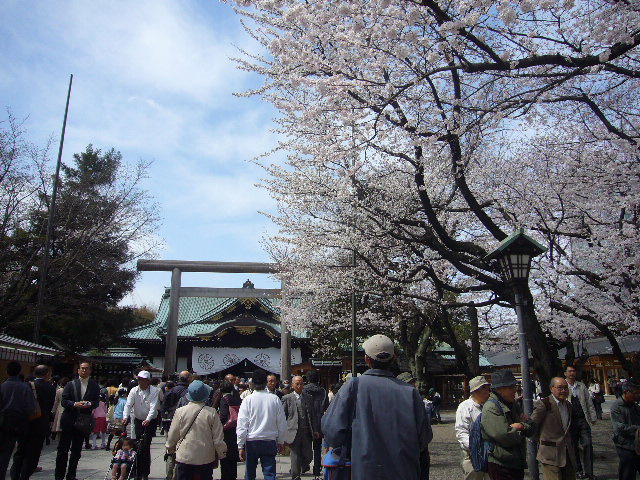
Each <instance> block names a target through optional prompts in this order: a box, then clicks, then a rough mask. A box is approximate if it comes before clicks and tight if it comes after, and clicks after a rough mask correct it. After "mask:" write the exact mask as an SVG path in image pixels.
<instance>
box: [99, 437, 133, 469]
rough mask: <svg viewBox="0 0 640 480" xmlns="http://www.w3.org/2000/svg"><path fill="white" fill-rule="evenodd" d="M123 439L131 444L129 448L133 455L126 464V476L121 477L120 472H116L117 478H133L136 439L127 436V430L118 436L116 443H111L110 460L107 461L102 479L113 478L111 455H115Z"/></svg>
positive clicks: (112, 459)
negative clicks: (107, 468) (107, 466)
mask: <svg viewBox="0 0 640 480" xmlns="http://www.w3.org/2000/svg"><path fill="white" fill-rule="evenodd" d="M125 440H128V441H129V443H130V444H131V450H132V451H133V452H134V453H135V455H134V456H133V460H132V461H131V462H130V463H128V464H127V474H126V477H123V476H122V475H120V472H118V477H117V478H118V480H131V479H132V478H134V476H135V471H136V461H137V453H138V448H137V447H138V446H137V444H136V441H135V440H133V439H131V438H127V432H124V433H122V434H121V435H120V436H119V437H118V440H116V443H115V444H114V445H113V449H112V450H111V461H110V462H109V470H107V473H106V475H105V476H104V480H111V479H112V478H113V464H114V458H113V457H114V456H115V455H116V453H117V452H118V450H120V449H121V448H122V444H123V442H124V441H125Z"/></svg>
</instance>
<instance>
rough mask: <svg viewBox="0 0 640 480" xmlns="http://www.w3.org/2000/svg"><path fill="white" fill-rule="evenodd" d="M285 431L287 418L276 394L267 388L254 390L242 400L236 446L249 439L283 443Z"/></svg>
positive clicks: (241, 445) (239, 446)
mask: <svg viewBox="0 0 640 480" xmlns="http://www.w3.org/2000/svg"><path fill="white" fill-rule="evenodd" d="M286 432H287V419H286V418H285V416H284V406H283V405H282V402H281V401H280V399H279V398H278V396H277V395H271V394H270V393H269V391H267V390H255V391H254V392H253V394H252V395H249V396H248V397H247V398H245V399H244V400H243V401H242V404H241V405H240V410H239V411H238V425H237V426H236V436H237V437H238V448H244V444H245V442H247V441H250V440H275V441H276V443H278V444H281V443H284V440H283V439H284V437H285V434H286Z"/></svg>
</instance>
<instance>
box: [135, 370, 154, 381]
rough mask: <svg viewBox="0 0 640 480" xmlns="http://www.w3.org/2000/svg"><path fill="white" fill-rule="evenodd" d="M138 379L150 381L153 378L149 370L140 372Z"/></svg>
mask: <svg viewBox="0 0 640 480" xmlns="http://www.w3.org/2000/svg"><path fill="white" fill-rule="evenodd" d="M138 378H145V379H147V380H149V379H150V378H151V374H150V373H149V372H148V371H147V370H140V372H139V373H138Z"/></svg>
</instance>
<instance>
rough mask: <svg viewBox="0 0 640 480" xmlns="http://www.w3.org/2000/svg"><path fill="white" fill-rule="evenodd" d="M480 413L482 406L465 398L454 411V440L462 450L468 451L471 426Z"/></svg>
mask: <svg viewBox="0 0 640 480" xmlns="http://www.w3.org/2000/svg"><path fill="white" fill-rule="evenodd" d="M480 413H482V405H480V404H479V403H476V402H474V401H473V399H472V398H467V399H466V400H465V401H463V402H462V403H460V405H458V410H456V426H455V429H456V438H457V439H458V442H459V443H460V446H461V447H462V449H463V450H465V451H467V452H468V451H469V434H470V433H471V425H472V424H473V422H474V421H475V420H476V418H478V415H480Z"/></svg>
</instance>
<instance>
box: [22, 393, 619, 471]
mask: <svg viewBox="0 0 640 480" xmlns="http://www.w3.org/2000/svg"><path fill="white" fill-rule="evenodd" d="M612 400H613V397H607V403H606V404H605V408H604V412H605V419H604V420H603V421H601V422H598V423H597V424H596V426H595V428H594V430H593V442H594V451H595V474H596V475H597V477H598V479H600V480H613V479H616V478H617V477H618V475H617V467H618V458H617V455H616V452H615V448H614V446H613V444H612V441H611V423H610V422H609V416H608V410H609V409H608V407H609V405H610V404H611V402H612ZM442 419H443V422H444V423H442V424H440V425H434V426H433V430H434V439H433V442H432V443H431V444H430V446H429V451H430V453H431V474H430V479H431V480H449V479H455V478H461V469H460V463H459V462H460V448H459V447H458V444H457V442H456V440H455V434H454V429H453V424H454V419H455V412H453V411H445V412H443V413H442ZM56 445H57V442H52V444H51V445H49V446H47V447H45V450H44V451H43V453H42V457H41V460H40V466H41V467H42V468H43V471H42V472H41V473H37V474H35V475H33V477H32V478H33V479H34V480H44V479H47V480H48V479H52V478H53V471H54V468H55V454H56V452H55V448H56ZM163 445H164V443H163V439H161V438H159V437H157V438H155V439H154V442H153V444H152V448H151V455H152V458H153V461H152V464H151V476H150V478H151V479H154V480H160V479H163V478H165V463H164V460H163V455H164V448H163ZM389 453H390V454H393V452H389ZM109 461H110V455H109V452H106V451H104V450H95V451H93V450H85V451H83V452H82V458H81V459H80V464H79V468H78V475H77V477H78V479H80V480H103V479H104V478H105V477H106V474H107V468H108V466H109ZM258 470H259V469H258ZM288 471H289V458H288V457H277V472H278V478H290V477H289V475H288V474H287V472H288ZM109 478H110V477H109ZM214 478H215V479H217V478H220V470H216V471H215V472H214ZM238 478H244V467H243V466H242V465H238ZM258 478H259V479H261V478H262V475H261V474H260V473H258ZM306 478H308V479H309V480H311V479H312V478H313V477H312V476H307V477H306ZM397 480H402V479H397Z"/></svg>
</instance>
